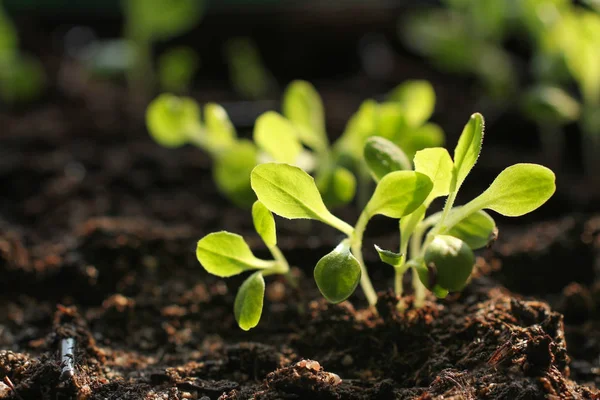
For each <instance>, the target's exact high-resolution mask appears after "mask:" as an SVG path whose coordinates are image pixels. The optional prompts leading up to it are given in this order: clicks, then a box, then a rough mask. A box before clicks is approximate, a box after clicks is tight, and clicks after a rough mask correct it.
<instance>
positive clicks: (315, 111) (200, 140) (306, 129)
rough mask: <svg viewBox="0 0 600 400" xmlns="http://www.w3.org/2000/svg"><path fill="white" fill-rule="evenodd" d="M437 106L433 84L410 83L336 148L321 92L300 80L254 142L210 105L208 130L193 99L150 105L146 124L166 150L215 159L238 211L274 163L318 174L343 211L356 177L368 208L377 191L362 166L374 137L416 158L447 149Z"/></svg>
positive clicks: (372, 106)
mask: <svg viewBox="0 0 600 400" xmlns="http://www.w3.org/2000/svg"><path fill="white" fill-rule="evenodd" d="M434 105H435V93H434V92H433V88H432V87H431V85H430V84H429V83H427V82H425V81H408V82H405V83H403V84H402V85H400V86H398V87H397V88H396V89H395V90H394V91H392V93H390V95H389V96H388V100H387V101H386V102H384V103H376V102H374V101H372V100H368V101H366V102H365V103H364V104H363V105H362V106H361V108H360V110H359V111H358V112H357V114H356V115H355V116H353V117H352V119H351V120H350V121H349V123H348V126H347V128H346V130H345V132H344V134H343V135H342V136H341V138H340V139H339V140H338V141H337V142H336V143H335V144H334V145H330V143H329V139H328V136H327V133H326V131H325V117H324V109H323V103H322V101H321V98H320V96H319V94H318V93H317V91H316V90H315V89H314V87H313V86H312V85H311V84H310V83H308V82H304V81H294V82H292V83H291V84H290V85H289V86H288V88H287V89H286V91H285V94H284V97H283V104H282V109H283V115H282V114H279V113H277V112H274V111H267V112H266V113H264V114H262V115H260V116H259V117H258V118H257V120H256V123H255V126H254V133H253V139H254V142H250V141H248V140H243V139H242V140H240V139H237V137H236V134H235V129H234V128H233V126H232V124H231V122H230V121H229V118H228V117H227V114H226V113H225V111H224V110H223V108H222V107H220V106H218V105H216V104H209V105H207V106H206V107H205V111H204V114H205V116H204V118H205V123H204V124H202V122H201V121H200V111H199V106H198V105H197V104H196V103H195V102H194V101H193V100H192V99H189V98H177V97H175V96H173V95H168V94H164V95H161V96H159V97H158V98H157V99H155V100H154V101H153V102H152V103H151V104H150V105H149V106H148V110H147V125H148V129H149V131H150V134H151V135H152V136H153V137H154V139H155V140H156V141H157V142H158V143H160V144H161V145H163V146H166V147H178V146H181V145H184V144H186V143H193V144H195V145H197V146H199V147H201V148H202V149H204V150H205V151H207V152H208V153H209V154H210V155H211V156H213V159H214V161H215V169H214V178H215V181H216V183H217V185H218V187H219V188H220V190H221V191H222V192H223V193H224V194H225V195H227V197H229V198H230V199H231V200H232V201H233V202H234V203H236V204H238V205H242V206H243V205H248V206H249V205H250V204H252V202H253V201H254V200H255V197H254V195H253V194H252V190H251V188H250V171H251V170H252V168H253V167H254V166H256V165H257V164H259V163H261V162H270V161H275V162H282V163H288V164H291V165H296V166H299V167H301V168H302V169H304V170H305V171H307V172H309V173H311V174H313V175H314V176H315V180H316V182H317V186H318V188H319V190H320V192H321V194H322V195H323V199H324V201H325V203H326V204H327V205H328V206H330V207H336V206H340V205H344V204H347V203H348V202H350V201H351V200H352V199H353V198H354V194H355V192H356V179H355V175H354V174H358V175H359V182H361V185H362V193H361V196H362V197H363V198H364V199H365V200H364V201H363V203H364V204H366V199H368V196H369V195H370V194H371V192H372V190H371V189H370V187H369V183H370V178H369V172H368V170H367V168H366V166H365V165H364V162H363V160H362V148H363V146H364V142H365V140H366V139H367V138H369V137H371V136H374V135H379V136H383V137H386V138H388V139H389V140H392V141H394V143H397V144H398V145H400V146H401V147H402V148H403V149H405V151H406V152H407V153H408V154H409V155H413V154H414V152H416V151H417V150H420V149H422V148H425V147H431V146H437V145H440V144H442V143H443V140H444V134H443V132H442V130H441V129H440V128H439V127H438V126H437V125H435V124H432V123H428V122H426V121H427V119H428V118H429V117H430V116H431V114H432V112H433V108H434ZM407 163H408V162H407ZM408 164H409V163H408ZM364 204H363V205H364Z"/></svg>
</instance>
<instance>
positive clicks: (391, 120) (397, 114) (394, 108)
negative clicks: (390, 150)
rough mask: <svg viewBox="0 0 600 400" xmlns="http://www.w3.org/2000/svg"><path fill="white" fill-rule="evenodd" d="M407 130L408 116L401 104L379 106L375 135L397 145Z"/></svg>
mask: <svg viewBox="0 0 600 400" xmlns="http://www.w3.org/2000/svg"><path fill="white" fill-rule="evenodd" d="M406 129H407V123H406V115H405V112H404V109H403V107H402V106H401V105H400V104H398V103H381V104H379V107H378V108H377V114H376V124H375V132H373V135H377V136H381V137H384V138H386V139H389V140H391V141H392V142H394V143H396V142H398V141H399V138H400V137H401V136H402V134H403V132H404V131H405V130H406Z"/></svg>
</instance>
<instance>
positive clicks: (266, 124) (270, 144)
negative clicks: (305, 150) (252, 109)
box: [254, 111, 302, 164]
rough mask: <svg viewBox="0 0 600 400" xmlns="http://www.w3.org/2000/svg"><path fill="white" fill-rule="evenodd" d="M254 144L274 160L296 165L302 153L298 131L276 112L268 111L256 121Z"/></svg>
mask: <svg viewBox="0 0 600 400" xmlns="http://www.w3.org/2000/svg"><path fill="white" fill-rule="evenodd" d="M254 142H255V143H256V144H257V145H258V147H259V148H260V149H261V150H263V151H264V152H266V153H267V154H268V155H269V156H271V157H272V158H273V160H275V161H277V162H285V163H288V164H295V163H296V161H297V159H298V156H299V155H300V153H301V152H302V144H301V143H300V141H299V140H298V137H297V134H296V129H295V128H294V126H293V125H292V124H291V123H290V122H289V121H288V120H287V119H285V118H284V117H283V116H281V115H279V114H278V113H276V112H275V111H267V112H266V113H264V114H262V115H261V116H260V117H258V119H257V120H256V124H255V125H254Z"/></svg>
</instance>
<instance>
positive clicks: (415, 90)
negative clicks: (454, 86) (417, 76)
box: [388, 80, 435, 127]
mask: <svg viewBox="0 0 600 400" xmlns="http://www.w3.org/2000/svg"><path fill="white" fill-rule="evenodd" d="M388 101H393V102H398V103H399V104H401V105H402V108H403V109H404V114H405V118H406V122H407V123H408V125H409V126H413V127H416V126H420V125H422V124H423V123H424V122H425V121H427V120H428V119H429V117H431V114H433V110H434V108H435V91H434V90H433V86H431V84H430V83H429V82H427V81H424V80H414V81H406V82H403V83H402V84H400V85H399V86H398V87H396V88H395V89H394V90H393V91H392V92H391V93H390V94H389V95H388Z"/></svg>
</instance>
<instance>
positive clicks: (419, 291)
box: [412, 268, 427, 308]
mask: <svg viewBox="0 0 600 400" xmlns="http://www.w3.org/2000/svg"><path fill="white" fill-rule="evenodd" d="M412 285H413V290H414V291H415V301H414V306H415V308H421V307H423V306H424V305H425V297H427V292H426V290H425V289H426V288H425V285H423V282H421V280H420V279H419V274H418V273H417V270H416V269H415V268H413V270H412Z"/></svg>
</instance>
